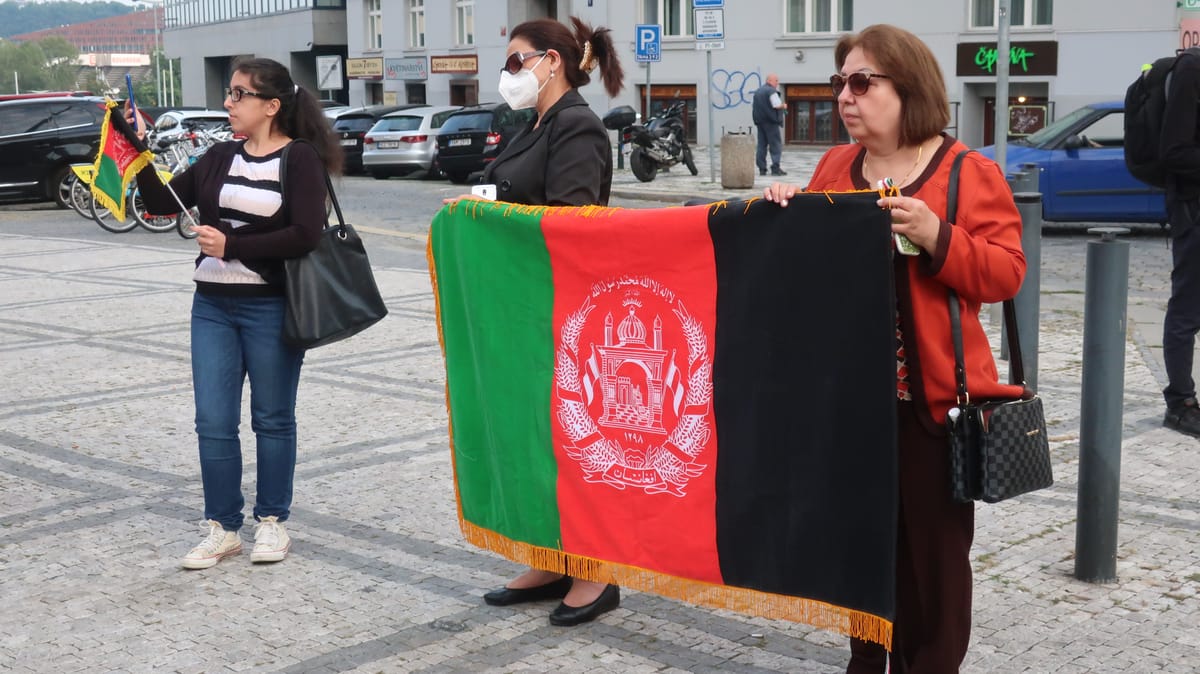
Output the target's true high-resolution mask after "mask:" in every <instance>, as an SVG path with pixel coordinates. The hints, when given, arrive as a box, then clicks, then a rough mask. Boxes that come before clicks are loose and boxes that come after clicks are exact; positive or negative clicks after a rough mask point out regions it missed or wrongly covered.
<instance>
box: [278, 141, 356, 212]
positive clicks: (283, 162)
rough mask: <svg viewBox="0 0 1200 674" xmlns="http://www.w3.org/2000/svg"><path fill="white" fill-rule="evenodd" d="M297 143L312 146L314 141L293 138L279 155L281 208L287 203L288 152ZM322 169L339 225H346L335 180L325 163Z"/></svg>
mask: <svg viewBox="0 0 1200 674" xmlns="http://www.w3.org/2000/svg"><path fill="white" fill-rule="evenodd" d="M296 143H304V144H306V145H309V146H312V143H309V142H308V141H307V140H304V139H303V138H297V139H295V140H293V141H292V142H290V143H288V144H287V145H284V146H283V154H281V155H280V156H279V206H280V208H282V207H283V205H284V204H285V203H287V180H286V178H287V162H288V152H291V150H292V146H293V145H295V144H296ZM313 149H314V150H316V147H315V146H313ZM317 154H318V156H319V155H320V153H319V152H318V153H317ZM321 170H322V171H324V173H325V189H326V190H328V192H329V200H330V201H332V202H333V210H334V212H336V213H337V219H338V225H341V226H345V224H346V219H345V218H343V217H342V206H341V204H339V203H338V199H337V193H336V192H334V191H333V180H332V179H330V177H329V171H328V170H326V169H325V167H324V166H323V165H322V167H321ZM325 226H326V227H329V218H326V219H325Z"/></svg>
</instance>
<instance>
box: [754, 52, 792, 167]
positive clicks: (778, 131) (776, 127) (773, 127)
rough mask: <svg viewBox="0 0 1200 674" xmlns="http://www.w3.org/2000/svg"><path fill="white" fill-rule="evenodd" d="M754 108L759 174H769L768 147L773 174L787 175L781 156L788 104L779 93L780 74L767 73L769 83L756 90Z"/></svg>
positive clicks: (756, 155)
mask: <svg viewBox="0 0 1200 674" xmlns="http://www.w3.org/2000/svg"><path fill="white" fill-rule="evenodd" d="M752 109H753V113H754V126H755V127H756V128H757V129H758V152H756V153H755V154H754V163H755V164H758V175H760V176H765V175H767V149H768V148H769V149H770V150H771V175H773V176H784V175H787V172H786V171H784V170H783V169H781V168H779V157H780V155H781V154H782V152H783V138H782V131H783V111H784V110H786V109H787V105H786V104H785V103H784V102H783V99H782V98H781V97H780V95H779V76H778V75H776V74H775V73H769V74H768V75H767V83H766V84H764V85H762V86H761V87H759V88H758V89H757V90H756V91H755V92H754V102H753V104H752Z"/></svg>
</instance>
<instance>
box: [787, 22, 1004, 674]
mask: <svg viewBox="0 0 1200 674" xmlns="http://www.w3.org/2000/svg"><path fill="white" fill-rule="evenodd" d="M834 60H835V64H836V66H837V72H836V73H835V74H834V75H833V76H832V77H831V78H830V82H831V84H832V86H833V92H834V94H835V95H836V96H837V101H838V112H839V113H840V115H841V118H842V122H843V123H844V125H845V127H846V131H847V132H848V133H849V134H850V135H851V136H852V137H853V138H854V139H855V140H856V141H858V142H857V143H856V144H852V145H842V146H839V147H835V148H832V149H831V150H829V152H827V153H826V154H825V156H824V157H822V158H821V161H820V163H819V164H818V165H817V168H816V171H815V172H814V174H813V177H812V180H811V181H810V182H809V184H808V188H807V189H808V190H812V191H849V190H865V189H873V188H875V187H876V186H878V185H879V184H881V181H883V183H882V184H892V185H894V186H895V187H898V188H899V195H898V196H887V197H883V198H881V199H880V200H879V205H880V207H882V208H888V209H890V210H891V214H892V223H893V224H892V231H893V232H895V233H897V234H902V235H904V236H905V237H907V238H908V239H909V240H910V241H911V242H912V244H915V246H916V248H917V249H918V250H919V252H918V253H917V254H916V255H904V254H896V255H895V256H894V260H895V275H896V346H897V350H896V398H897V403H896V404H897V408H898V414H897V419H898V424H899V425H898V428H897V431H898V435H897V438H898V452H899V468H900V472H899V499H900V501H899V512H900V518H899V530H898V534H899V535H898V540H897V545H898V550H897V557H896V559H897V568H896V595H897V596H896V619H895V636H894V641H893V651H892V653H891V656H890V657H891V670H890V671H892V672H956V671H958V668H959V665H960V664H961V663H962V660H963V658H964V657H965V656H966V652H967V645H968V643H969V641H970V633H971V565H970V558H969V553H970V548H971V541H972V538H973V536H974V528H975V513H974V508H973V505H972V504H970V503H966V504H961V503H955V502H953V501H952V500H951V498H950V487H949V474H950V469H949V458H948V456H949V455H948V451H949V450H948V444H947V439H946V432H945V418H946V412H947V411H948V410H949V409H950V407H952V406H953V405H954V403H955V400H954V399H955V379H954V349H953V343H952V341H951V337H950V317H949V310H948V300H947V291H948V290H954V291H955V292H957V293H958V297H959V302H960V304H961V308H962V312H961V315H962V319H961V320H962V331H963V347H964V352H965V355H964V359H965V366H966V370H967V381H968V382H969V383H970V387H971V388H970V391H969V393H970V394H971V396H972V397H977V398H991V397H1017V396H1019V395H1020V394H1021V392H1022V387H1021V386H1008V385H1005V384H1001V383H999V376H998V373H997V370H996V364H995V361H994V360H993V359H992V352H991V348H990V346H989V345H988V341H987V337H986V336H985V334H984V332H983V327H982V326H981V325H980V323H979V318H978V316H979V309H980V304H981V303H983V302H999V301H1001V300H1005V299H1008V298H1011V297H1012V296H1013V295H1015V294H1016V293H1017V290H1018V289H1019V288H1020V286H1021V281H1022V279H1023V277H1024V275H1025V256H1024V254H1023V253H1022V252H1021V220H1020V215H1019V214H1018V212H1017V208H1016V206H1015V204H1014V203H1013V199H1012V193H1011V191H1010V190H1009V187H1008V184H1007V183H1006V182H1005V179H1004V174H1003V173H1002V172H1001V170H1000V168H999V167H998V166H997V165H996V164H995V162H993V161H992V160H990V159H987V158H985V157H983V156H981V155H978V154H971V155H968V156H966V157H965V158H964V161H963V162H962V167H961V173H960V178H959V190H958V208H957V211H958V212H957V214H956V215H955V214H951V215H949V216H948V215H947V213H946V202H947V195H948V193H947V187H948V183H949V176H950V165H951V163H952V162H953V160H954V157H955V156H956V155H958V154H959V153H961V152H965V151H966V150H967V147H966V146H965V145H963V144H962V143H961V142H959V141H958V140H956V139H955V138H953V137H951V136H949V135H946V134H944V133H942V129H944V128H945V127H946V125H947V124H948V123H949V121H950V120H949V104H948V102H947V98H946V87H945V83H944V81H943V79H942V73H941V68H940V67H939V66H938V63H937V60H936V59H935V58H934V56H933V54H932V52H930V50H929V48H928V47H927V46H926V45H925V44H924V43H923V42H922V41H921V40H920V39H919V38H917V37H916V36H915V35H913V34H912V33H909V32H907V31H905V30H902V29H899V28H896V27H893V26H887V25H875V26H870V27H868V28H866V29H865V30H863V31H862V32H861V33H859V34H857V35H847V36H845V37H843V38H841V39H840V40H839V41H838V43H837V47H836V49H835V53H834ZM798 189H799V188H798V187H797V186H795V185H785V184H782V183H775V184H773V185H771V186H770V187H768V188H767V189H766V190H765V192H764V197H765V198H766V199H768V200H771V201H776V202H778V203H779V204H780V205H784V206H786V205H787V200H788V199H789V198H791V197H792V196H794V195H795V194H796V192H797V190H798ZM950 220H953V224H951V223H950ZM897 245H898V247H899V243H898V244H897ZM850 650H851V658H850V664H849V666H848V668H847V671H848V672H850V673H854V674H857V673H860V672H862V673H866V672H872V673H874V672H879V673H882V672H884V671H886V669H885V668H886V667H887V665H888V662H887V660H888V654H887V652H886V651H884V650H883V648H882V647H880V646H878V645H876V644H873V643H870V642H865V641H859V640H857V639H855V640H852V641H851V648H850Z"/></svg>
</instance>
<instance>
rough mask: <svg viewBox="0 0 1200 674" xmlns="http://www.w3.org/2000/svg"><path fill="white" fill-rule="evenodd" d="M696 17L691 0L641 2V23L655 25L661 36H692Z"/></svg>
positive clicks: (643, 0) (647, 0)
mask: <svg viewBox="0 0 1200 674" xmlns="http://www.w3.org/2000/svg"><path fill="white" fill-rule="evenodd" d="M695 19H696V17H695V12H694V10H693V6H692V0H642V23H651V24H653V23H657V24H659V25H661V26H662V27H663V35H692V34H693V33H694V32H695V30H694V28H693V27H692V24H693V23H694V21H695Z"/></svg>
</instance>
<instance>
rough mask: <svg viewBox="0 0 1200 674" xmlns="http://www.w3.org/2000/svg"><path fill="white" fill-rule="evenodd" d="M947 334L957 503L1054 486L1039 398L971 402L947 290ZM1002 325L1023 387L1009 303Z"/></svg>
mask: <svg viewBox="0 0 1200 674" xmlns="http://www.w3.org/2000/svg"><path fill="white" fill-rule="evenodd" d="M966 154H967V153H966V152H963V153H961V154H959V155H958V156H957V157H955V158H954V164H953V165H952V167H951V169H950V184H949V189H948V195H947V198H948V202H947V207H946V217H947V219H949V220H950V221H951V224H953V219H954V218H955V216H956V214H957V202H958V173H959V167H960V166H961V164H962V159H963V157H964V156H965V155H966ZM948 295H949V306H950V332H951V336H952V339H953V341H954V379H955V383H956V386H957V391H956V394H957V403H958V404H957V406H955V407H952V408H950V411H949V413H947V415H946V429H947V430H948V431H949V436H950V492H951V496H952V497H953V498H954V500H955V501H956V502H958V503H969V502H971V501H974V500H980V501H983V502H985V503H997V502H999V501H1003V500H1005V499H1009V498H1012V497H1014V496H1018V495H1020V494H1025V493H1028V492H1031V491H1035V490H1038V489H1045V488H1046V487H1049V486H1050V485H1052V484H1054V475H1053V473H1052V471H1051V467H1050V442H1049V439H1048V438H1047V437H1046V416H1045V413H1044V412H1043V410H1042V399H1041V398H1039V397H1038V396H1037V395H1036V394H1035V393H1033V392H1032V391H1029V389H1028V388H1026V389H1025V394H1024V395H1022V396H1021V397H1020V398H1018V399H1016V400H985V401H972V400H971V397H970V394H969V393H967V371H966V366H965V365H964V364H963V362H964V359H963V342H962V323H961V318H960V312H961V309H960V307H959V305H958V294H957V293H955V292H954V291H953V290H951V291H949V293H948ZM1004 322H1005V328H1006V331H1007V334H1008V351H1009V356H1010V361H1009V362H1010V364H1011V366H1012V380H1013V381H1015V382H1020V383H1021V385H1022V386H1024V384H1025V366H1024V362H1023V361H1022V360H1021V342H1020V340H1019V339H1018V337H1017V316H1016V309H1015V307H1014V306H1013V301H1012V300H1005V302H1004Z"/></svg>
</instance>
